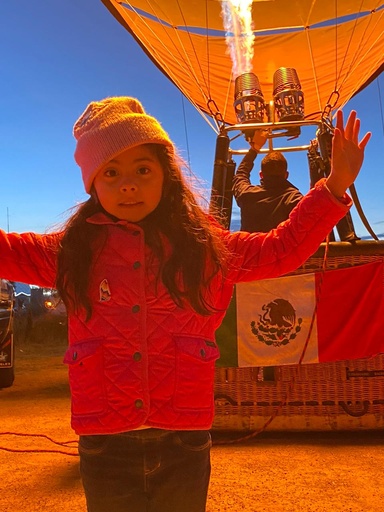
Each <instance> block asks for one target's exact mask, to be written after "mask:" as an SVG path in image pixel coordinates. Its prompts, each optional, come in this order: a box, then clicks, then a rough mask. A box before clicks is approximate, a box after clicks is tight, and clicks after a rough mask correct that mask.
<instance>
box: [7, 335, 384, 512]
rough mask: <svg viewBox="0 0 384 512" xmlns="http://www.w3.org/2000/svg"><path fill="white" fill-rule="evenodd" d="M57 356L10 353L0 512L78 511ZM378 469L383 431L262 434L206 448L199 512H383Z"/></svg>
mask: <svg viewBox="0 0 384 512" xmlns="http://www.w3.org/2000/svg"><path fill="white" fill-rule="evenodd" d="M63 352H64V347H62V346H58V347H55V348H52V347H46V349H45V350H42V349H41V346H38V345H28V346H25V347H24V348H23V349H20V347H18V349H17V354H16V356H17V362H16V379H15V383H14V385H13V387H11V388H8V389H4V390H2V391H0V411H1V412H0V417H1V428H0V482H1V487H0V488H1V492H0V511H2V512H8V511H9V512H10V511H12V512H37V511H39V512H42V511H43V512H45V511H48V512H49V511H56V512H69V511H70V512H81V511H85V501H84V497H83V493H82V486H81V482H80V478H79V470H78V457H77V451H76V444H77V439H76V436H75V435H74V433H73V432H72V430H71V429H70V426H69V421H70V419H69V416H70V411H69V393H68V385H67V375H66V368H65V367H64V365H63V364H62V363H61V361H62V355H63ZM16 434H18V435H16ZM44 436H47V437H44ZM213 438H214V441H222V434H220V435H218V434H217V433H213ZM54 441H55V442H56V443H60V444H56V443H55V442H54ZM383 468H384V450H383V436H382V432H381V431H377V430H375V431H364V432H355V433H353V432H324V433H311V432H303V433H288V432H285V433H278V432H268V431H267V432H264V433H262V434H260V435H258V436H257V437H256V438H254V439H252V440H249V441H247V442H243V443H239V444H216V445H214V447H213V449H212V479H211V485H210V491H209V499H208V506H207V512H239V511H243V512H379V511H384V487H383V485H382V482H383V476H384V469H383ZM107 512H108V511H107ZM170 512H182V511H170Z"/></svg>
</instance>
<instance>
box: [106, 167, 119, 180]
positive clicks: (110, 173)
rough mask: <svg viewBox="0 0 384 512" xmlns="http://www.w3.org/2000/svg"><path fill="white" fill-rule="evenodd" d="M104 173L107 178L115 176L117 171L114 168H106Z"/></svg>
mask: <svg viewBox="0 0 384 512" xmlns="http://www.w3.org/2000/svg"><path fill="white" fill-rule="evenodd" d="M104 175H105V176H107V177H108V178H114V177H115V176H117V171H116V170H115V169H106V171H105V172H104Z"/></svg>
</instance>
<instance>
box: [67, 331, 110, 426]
mask: <svg viewBox="0 0 384 512" xmlns="http://www.w3.org/2000/svg"><path fill="white" fill-rule="evenodd" d="M64 363H66V364H68V371H69V384H70V388H71V396H72V414H73V415H75V416H84V415H90V414H98V413H101V412H103V411H104V409H105V402H106V400H105V393H104V389H103V374H104V364H103V338H92V339H89V340H87V341H81V342H78V343H75V344H73V345H71V346H70V347H69V348H68V350H67V351H66V353H65V356H64Z"/></svg>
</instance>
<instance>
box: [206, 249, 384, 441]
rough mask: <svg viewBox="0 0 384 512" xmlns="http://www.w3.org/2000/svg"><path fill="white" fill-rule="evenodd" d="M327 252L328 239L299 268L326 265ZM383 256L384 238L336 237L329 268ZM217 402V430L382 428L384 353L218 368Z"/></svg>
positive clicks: (318, 267)
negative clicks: (338, 239) (340, 239)
mask: <svg viewBox="0 0 384 512" xmlns="http://www.w3.org/2000/svg"><path fill="white" fill-rule="evenodd" d="M323 254H324V245H323V246H322V247H321V248H320V249H319V251H318V252H317V253H316V254H315V255H314V256H313V257H312V258H310V259H309V260H308V261H307V262H306V263H305V265H303V266H302V267H300V269H298V270H297V271H296V272H294V274H298V273H307V272H313V271H316V270H320V269H321V267H322V264H323ZM383 257H384V242H357V243H354V244H350V243H345V242H334V243H331V244H330V247H329V252H328V257H327V268H342V267H348V266H355V265H361V264H364V263H369V262H373V261H377V260H382V259H383ZM383 289H384V288H383ZM383 345H384V333H383ZM215 405H216V414H215V420H214V424H213V430H240V431H253V430H259V429H263V428H264V427H266V425H268V426H267V427H266V428H268V430H293V431H294V430H360V429H370V428H371V429H377V428H381V427H384V355H379V356H376V357H373V358H369V359H357V360H353V361H338V362H333V363H318V364H305V365H287V366H275V367H273V368H272V367H271V368H262V367H260V368H256V367H255V368H216V375H215ZM271 418H272V420H271Z"/></svg>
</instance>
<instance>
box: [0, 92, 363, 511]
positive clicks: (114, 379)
mask: <svg viewBox="0 0 384 512" xmlns="http://www.w3.org/2000/svg"><path fill="white" fill-rule="evenodd" d="M359 127H360V126H359V120H358V119H356V113H355V112H352V113H351V115H350V117H349V119H348V121H347V123H346V127H345V129H344V126H343V117H342V113H341V112H339V113H338V115H337V127H336V130H335V135H334V145H333V156H332V172H331V175H330V176H329V177H328V178H327V179H326V180H322V181H321V182H319V183H317V184H316V186H315V188H314V189H312V190H311V191H310V192H309V193H308V194H307V195H306V196H305V197H304V198H303V199H302V201H301V202H300V203H299V204H298V206H297V207H296V208H295V209H294V210H293V212H292V213H291V216H290V219H288V220H287V221H285V222H284V223H282V224H280V225H279V226H278V228H277V229H276V230H273V231H271V232H269V233H245V232H237V233H230V232H229V231H226V230H224V229H222V228H221V227H220V226H219V225H218V224H217V223H216V222H215V221H213V220H212V218H210V217H209V216H208V215H207V214H206V213H205V212H204V211H203V210H202V209H201V208H200V207H199V206H198V205H197V202H196V199H195V197H194V195H193V193H192V192H191V190H190V189H189V188H188V186H187V185H186V182H185V180H184V178H183V175H182V171H181V166H180V163H179V160H178V158H177V156H176V151H175V148H174V145H173V143H172V142H171V140H170V139H169V136H168V134H167V133H166V132H165V131H164V130H163V128H162V127H161V125H160V124H159V123H158V121H157V120H156V119H154V118H153V117H151V116H149V115H148V114H146V113H145V111H144V109H143V107H142V106H141V104H140V103H139V102H138V101H137V100H136V99H133V98H128V97H117V98H107V99H104V100H102V101H99V102H92V103H91V104H90V105H88V107H87V109H86V110H85V112H84V113H83V115H82V116H81V117H80V118H79V120H78V121H77V122H76V124H75V126H74V136H75V138H76V140H77V146H76V152H75V159H76V161H77V163H78V164H79V166H80V168H81V172H82V177H83V181H84V185H85V189H86V191H87V192H88V193H89V194H90V198H89V199H88V200H87V201H86V202H85V203H83V204H82V205H80V207H79V208H78V210H77V212H76V213H75V214H74V215H73V216H72V217H71V218H70V219H69V221H68V223H67V225H66V227H65V229H64V231H63V232H59V233H54V234H46V235H38V234H34V233H23V234H20V235H19V234H15V233H11V234H6V233H4V232H1V233H0V274H1V275H2V276H3V277H5V278H7V279H10V280H13V281H21V282H26V283H34V284H37V285H40V286H42V287H56V288H57V289H58V290H59V292H60V294H61V297H62V298H63V300H64V302H65V304H66V307H67V311H68V319H69V348H68V350H67V352H66V355H65V359H64V361H65V363H67V364H68V367H69V380H70V388H71V395H72V427H73V428H74V430H75V431H76V433H77V434H79V436H80V439H79V452H80V469H81V476H82V480H83V485H84V489H85V494H86V500H87V507H88V511H89V512H144V511H147V512H149V511H150V512H176V511H177V512H181V511H182V512H203V511H204V510H205V504H206V498H207V490H208V483H209V476H210V447H211V440H210V435H209V430H208V429H209V428H210V427H211V424H212V419H213V414H214V404H213V380H214V367H215V360H216V359H217V358H218V356H219V353H218V348H217V345H216V343H215V330H216V329H217V327H218V326H219V325H220V323H221V321H222V319H223V316H224V314H225V311H226V308H227V306H228V304H229V301H230V299H231V295H232V291H233V286H234V284H235V283H237V282H241V281H251V280H256V279H264V278H271V277H276V276H280V275H281V274H285V273H287V272H290V271H293V270H294V269H296V268H297V267H298V266H299V265H301V264H302V263H303V262H304V261H305V260H306V259H307V258H308V257H309V256H310V255H311V254H313V252H315V250H316V249H317V247H318V246H319V244H320V242H321V241H322V240H324V238H325V237H326V235H327V234H328V233H329V231H330V230H331V229H332V227H333V226H334V225H335V224H336V223H337V222H338V221H339V219H340V218H341V217H343V216H344V215H345V213H346V212H347V211H348V209H349V207H350V205H351V201H350V199H349V197H348V196H347V195H346V194H345V191H346V189H347V188H348V187H349V186H350V185H351V184H352V183H353V181H354V180H355V178H356V176H357V174H358V172H359V169H360V167H361V165H362V162H363V153H364V148H365V146H366V144H367V142H368V139H369V137H370V134H366V135H365V136H364V137H363V139H362V141H361V142H359V140H358V137H359Z"/></svg>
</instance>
